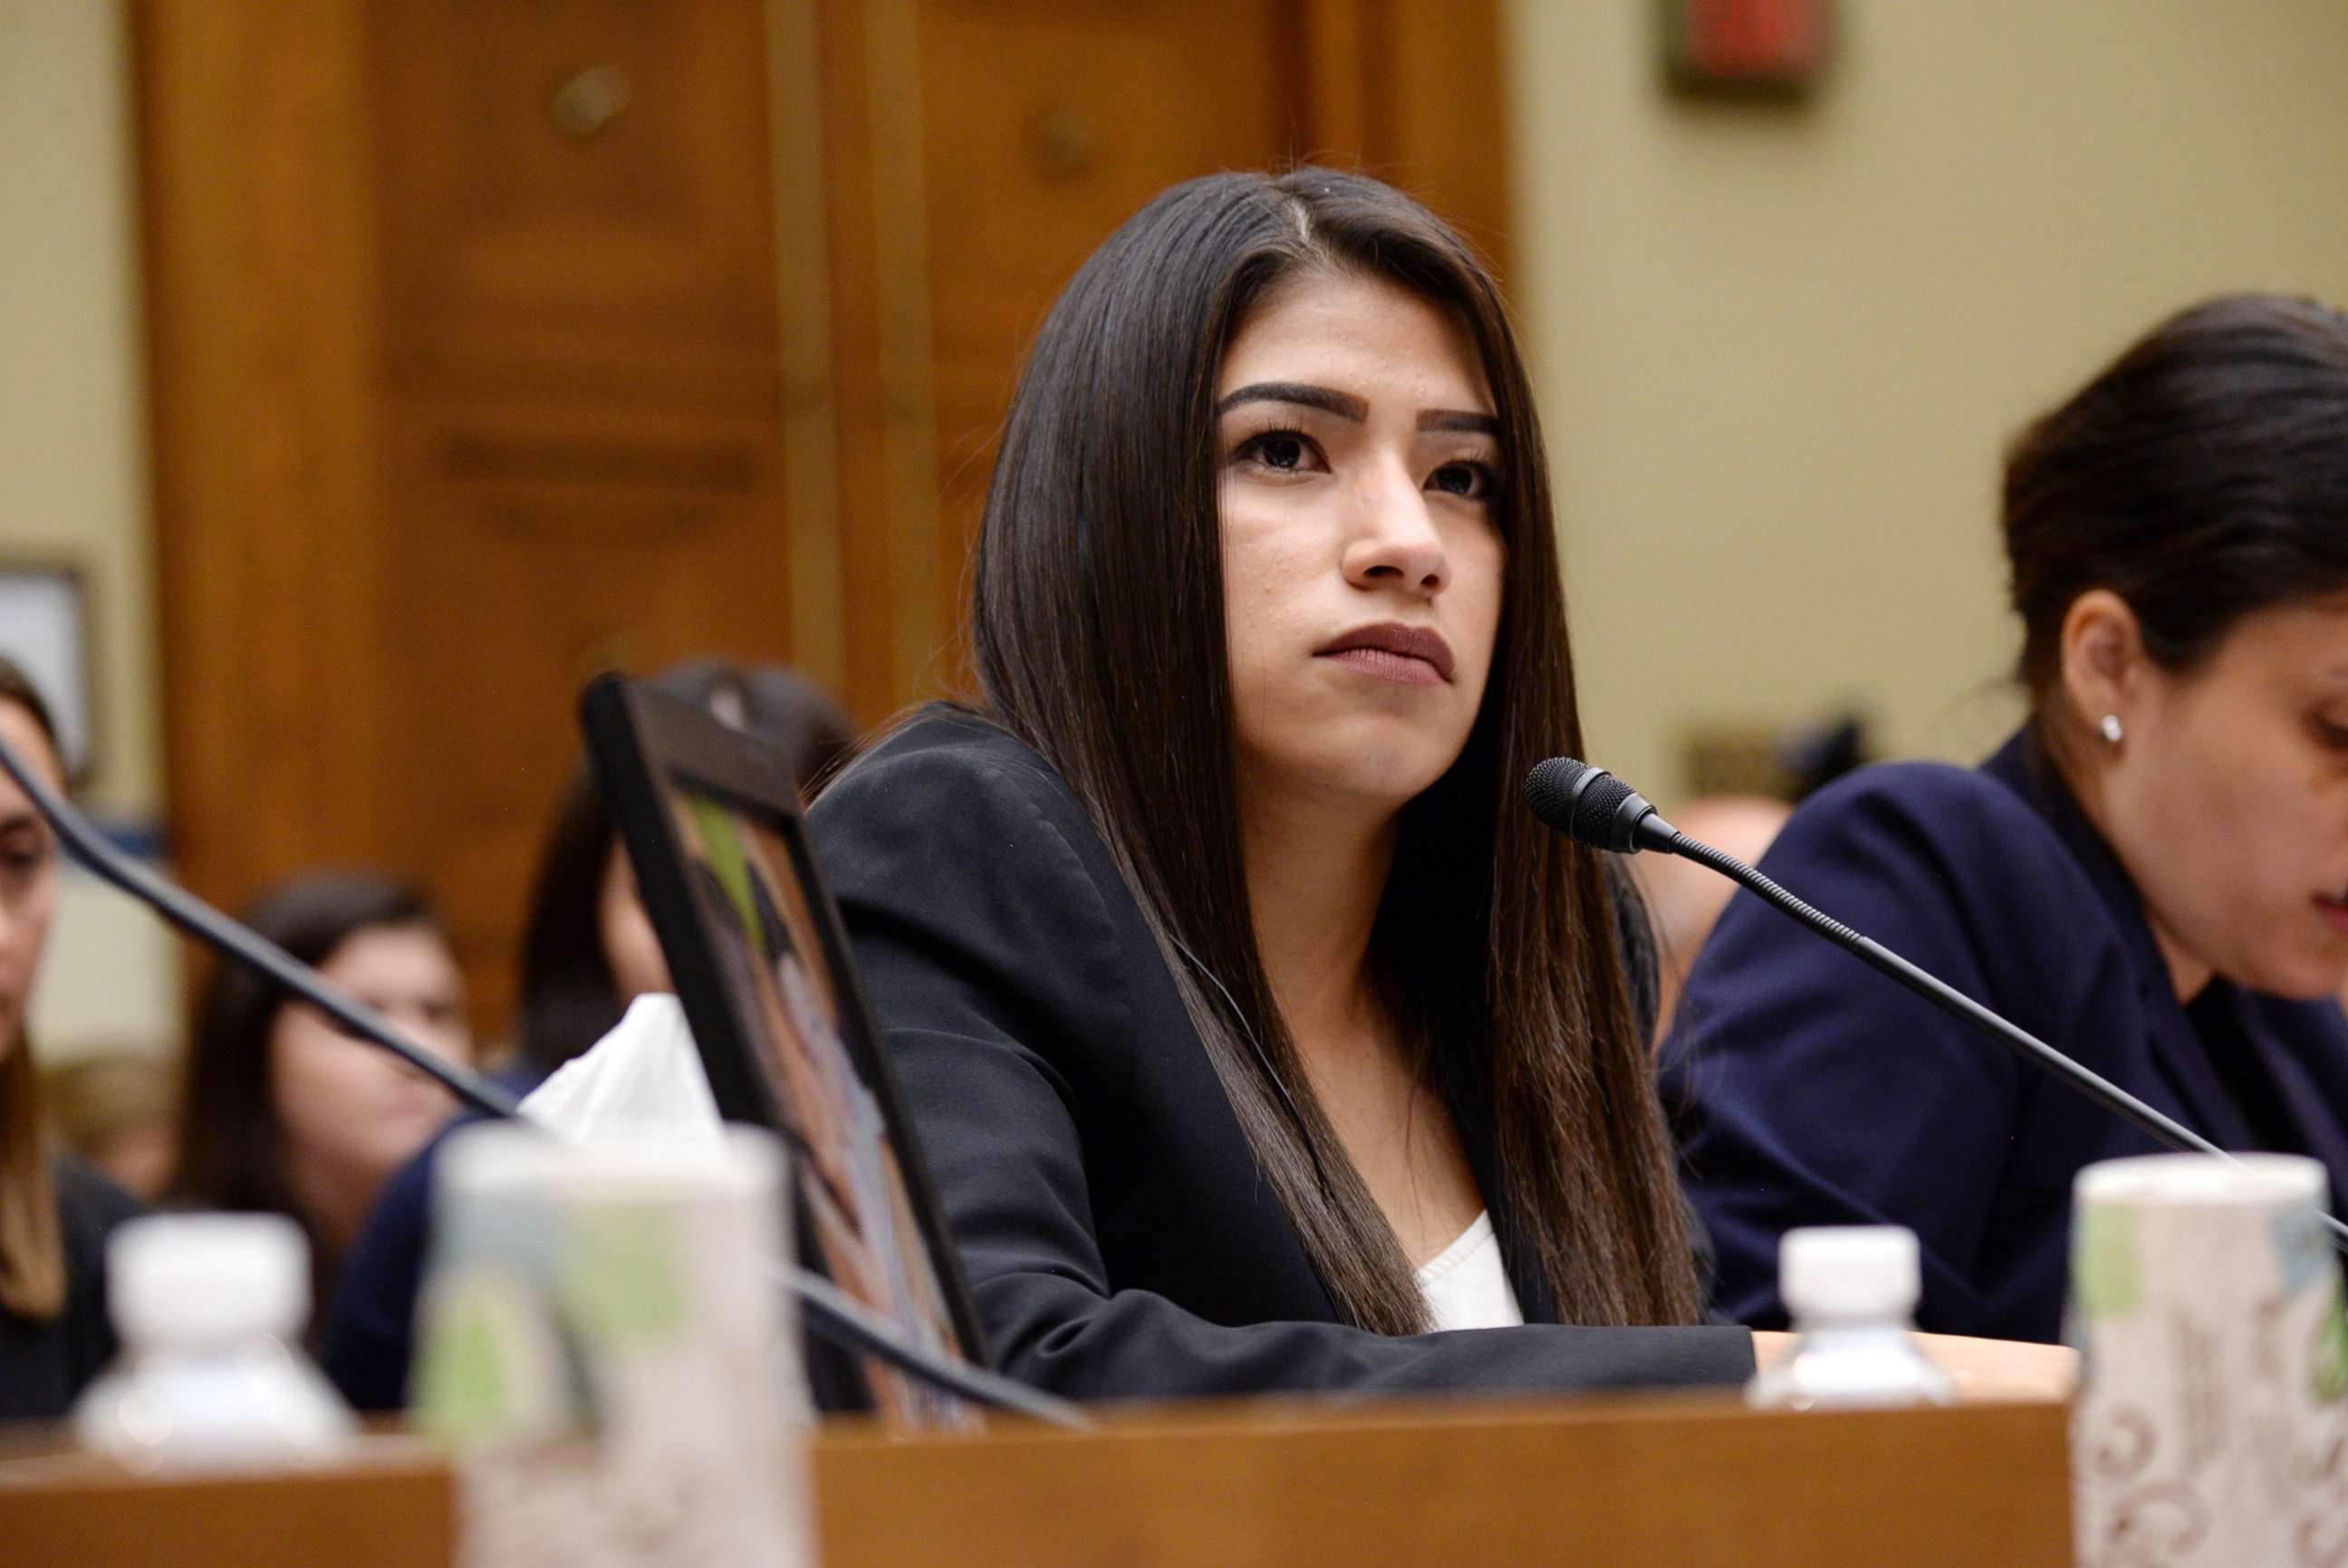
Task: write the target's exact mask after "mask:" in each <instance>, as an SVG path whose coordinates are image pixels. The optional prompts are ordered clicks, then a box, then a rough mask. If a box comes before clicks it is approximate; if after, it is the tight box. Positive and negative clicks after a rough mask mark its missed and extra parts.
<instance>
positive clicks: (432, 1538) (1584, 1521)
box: [0, 1398, 2071, 1568]
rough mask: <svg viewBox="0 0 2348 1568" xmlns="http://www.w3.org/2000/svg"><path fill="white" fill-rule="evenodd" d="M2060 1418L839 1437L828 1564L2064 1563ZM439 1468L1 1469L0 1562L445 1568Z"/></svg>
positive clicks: (1969, 1566) (401, 1464)
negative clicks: (249, 1473) (221, 1474)
mask: <svg viewBox="0 0 2348 1568" xmlns="http://www.w3.org/2000/svg"><path fill="white" fill-rule="evenodd" d="M2066 1423H2067V1411H2066V1410H2065V1408H2064V1407H2062V1406H2057V1405H2010V1406H1997V1405H1982V1406H1971V1407H1967V1408H1962V1409H1955V1410H1900V1411H1886V1412H1879V1413H1871V1414H1851V1415H1833V1416H1825V1415H1814V1416H1773V1415H1757V1414H1755V1413H1752V1412H1749V1411H1746V1410H1745V1409H1743V1408H1739V1407H1737V1406H1735V1405H1733V1404H1728V1403H1725V1402H1722V1401H1719V1400H1715V1399H1709V1398H1687V1399H1639V1400H1602V1401H1601V1400H1591V1401H1580V1402H1570V1403H1524V1404H1509V1403H1489V1402H1479V1403H1474V1404H1442V1405H1427V1404H1417V1405H1411V1406H1385V1405H1353V1406H1342V1407H1332V1406H1327V1405H1319V1406H1307V1405H1290V1406H1272V1405H1263V1404H1257V1405H1251V1406H1246V1407H1236V1406H1235V1407H1226V1408H1193V1409H1186V1410H1179V1411H1174V1410H1161V1411H1158V1412H1154V1413H1148V1414H1139V1413H1137V1414H1134V1415H1129V1416H1124V1417H1119V1418H1115V1419H1113V1420H1112V1421H1111V1422H1110V1423H1109V1424H1108V1425H1107V1427H1106V1428H1105V1429H1103V1430H1101V1431H1098V1432H1094V1433H1083V1434H1074V1433H1059V1432H1050V1431H1041V1430H1036V1429H997V1430H995V1431H994V1432H993V1433H990V1434H989V1435H987V1436H985V1437H982V1438H961V1439H955V1438H936V1439H892V1438H890V1437H887V1436H885V1435H882V1434H880V1433H878V1432H876V1431H871V1430H867V1429H855V1428H849V1427H829V1428H827V1429H825V1430H824V1431H823V1433H822V1434H821V1435H820V1436H819V1438H818V1439H817V1441H816V1444H815V1447H814V1450H813V1462H814V1471H815V1480H816V1494H817V1500H818V1509H819V1515H820V1525H819V1529H820V1536H821V1542H822V1560H823V1562H824V1563H825V1564H826V1565H827V1568H866V1565H868V1564H870V1565H886V1568H929V1565H931V1564H938V1565H941V1568H942V1565H944V1564H949V1563H951V1564H954V1565H955V1568H991V1565H993V1564H1005V1565H1008V1564H1014V1563H1015V1564H1019V1565H1021V1568H1058V1565H1062V1564H1067V1565H1071V1568H1073V1565H1076V1564H1084V1565H1085V1568H1097V1565H1101V1564H1113V1565H1117V1568H1125V1565H1131V1568H1176V1565H1183V1568H1188V1565H1191V1564H1197V1565H1200V1568H1206V1565H1210V1564H1211V1565H1213V1568H1273V1565H1280V1568H1288V1565H1292V1564H1294V1565H1305V1564H1310V1565H1313V1568H1321V1565H1323V1564H1344V1565H1345V1568H1378V1565H1382V1564H1388V1563H1395V1564H1399V1563H1415V1564H1416V1563H1479V1564H1484V1563H1489V1564H1509V1563H1527V1564H1531V1563H1540V1564H1542V1565H1543V1568H1560V1565H1568V1564H1579V1563H1589V1564H1607V1565H1609V1568H1644V1565H1649V1564H1653V1565H1655V1568H1664V1565H1668V1568H1690V1565H1693V1564H1706V1563H1734V1564H1736V1565H1737V1568H1771V1565H1775V1564H1787V1565H1792V1564H1801V1565H1803V1568H1835V1565H1837V1564H1853V1565H1858V1564H1866V1565H1867V1568H1879V1565H1881V1564H1887V1563H1899V1564H1917V1565H1928V1564H1939V1563H1947V1564H1952V1565H1954V1564H1963V1565H1965V1568H1977V1565H1979V1564H1982V1563H1998V1564H2001V1565H2004V1564H2027V1565H2036V1564H2041V1563H2044V1564H2065V1563H2070V1562H2071V1543H2070V1535H2071V1521H2070V1503H2069V1491H2070V1486H2069V1466H2068V1461H2067V1457H2066V1448H2065V1436H2066ZM452 1533H453V1532H452V1507H451V1493H450V1488H449V1483H448V1473H447V1471H446V1470H445V1468H444V1467H443V1466H442V1465H441V1464H440V1462H439V1460H438V1459H437V1457H435V1456H434V1455H433V1454H432V1453H431V1452H430V1450H428V1449H425V1448H424V1447H423V1446H422V1445H420V1444H418V1443H417V1442H415V1441H413V1440H412V1439H404V1438H381V1439H370V1440H369V1442H368V1443H367V1444H366V1445H365V1446H364V1448H363V1449H362V1450H361V1452H360V1454H359V1456H358V1457H357V1458H356V1459H355V1460H353V1461H352V1462H351V1463H349V1464H347V1465H345V1466H342V1467H339V1468H338V1469H336V1470H334V1471H332V1472H329V1473H326V1474H323V1475H314V1476H305V1477H266V1478H259V1479H254V1480H238V1481H213V1482H208V1483H185V1482H176V1483H175V1482H159V1481H146V1480H135V1479H132V1478H129V1477H126V1476H124V1475H122V1474H121V1473H120V1472H118V1471H116V1470H112V1469H111V1468H110V1467H108V1466H107V1465H105V1464H103V1463H102V1462H100V1461H98V1460H90V1459H88V1458H84V1457H79V1456H66V1457H53V1458H19V1459H15V1460H8V1459H5V1458H0V1560H5V1562H6V1563H8V1564H9V1568H48V1565H50V1564H52V1563H55V1564H58V1565H60V1568H62V1565H64V1564H68V1563H70V1564H73V1565H74V1568H115V1565H117V1564H121V1565H128V1564H132V1563H138V1564H142V1565H144V1564H160V1563H186V1564H191V1565H194V1564H203V1565H211V1564H228V1563H236V1564H239V1565H243V1564H264V1563H265V1564H272V1565H281V1564H282V1565H287V1568H293V1565H298V1564H304V1563H318V1564H322V1565H323V1564H333V1565H334V1568H375V1565H376V1564H385V1565H389V1564H393V1563H397V1564H401V1565H402V1568H416V1565H429V1568H438V1564H442V1563H447V1562H448V1560H449V1547H450V1542H451V1539H452Z"/></svg>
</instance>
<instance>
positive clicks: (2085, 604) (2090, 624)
mask: <svg viewBox="0 0 2348 1568" xmlns="http://www.w3.org/2000/svg"><path fill="white" fill-rule="evenodd" d="M2059 646H2060V648H2061V651H2062V656H2063V669H2062V686H2063V696H2064V700H2065V703H2066V704H2067V705H2068V706H2069V707H2070V709H2071V713H2070V717H2071V718H2073V719H2074V720H2075V721H2076V722H2077V724H2078V725H2079V727H2081V728H2082V729H2084V730H2085V731H2086V732H2087V733H2088V734H2091V735H2096V736H2098V737H2100V738H2103V739H2105V740H2107V741H2110V742H2111V743H2113V744H2114V745H2117V744H2118V742H2119V738H2120V736H2121V735H2124V734H2126V733H2127V726H2128V723H2129V721H2130V720H2131V719H2132V718H2134V717H2136V709H2137V699H2138V698H2139V697H2140V696H2141V694H2142V690H2143V686H2144V678H2145V674H2146V664H2147V656H2146V654H2145V648H2144V629H2143V627H2142V626H2141V625H2140V624H2138V623H2137V618H2136V612H2135V611H2134V610H2131V609H2129V608H2128V603H2127V600H2125V599H2123V598H2121V597H2120V596H2119V595H2118V594H2116V593H2113V592H2112V591H2111V590H2110V589H2108V588H2090V589H2088V590H2087V591H2086V592H2085V593H2082V594H2080V595H2079V596H2078V597H2077V598H2076V599H2074V600H2072V601H2071V607H2070V608H2069V609H2068V610H2065V612H2063V634H2062V638H2061V641H2060V644H2059Z"/></svg>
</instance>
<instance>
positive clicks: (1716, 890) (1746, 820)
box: [1630, 795, 1794, 1041]
mask: <svg viewBox="0 0 2348 1568" xmlns="http://www.w3.org/2000/svg"><path fill="white" fill-rule="evenodd" d="M1793 810H1794V809H1793V808H1792V807H1791V806H1788V805H1787V804H1786V802H1784V801H1783V800H1775V799H1770V798H1769V797H1767V796H1766V795H1706V796H1704V797H1701V798H1700V799H1694V800H1691V801H1689V802H1688V803H1687V804H1686V805H1684V806H1683V807H1681V808H1680V809H1679V810H1676V811H1673V813H1672V824H1673V826H1674V827H1676V828H1678V829H1679V830H1680V831H1681V832H1683V833H1685V834H1687V835H1688V837H1690V838H1692V839H1700V840H1702V841H1704V842H1705V843H1707V844H1710V845H1711V846H1713V848H1715V849H1716V850H1721V851H1725V852H1726V853H1728V854H1731V855H1734V856H1735V857H1736V858H1737V859H1738V860H1740V861H1745V862H1746V864H1747V865H1751V864H1753V863H1754V862H1756V861H1759V860H1760V858H1761V857H1762V856H1763V855H1764V854H1766V852H1767V851H1768V849H1769V841H1770V840H1772V839H1774V838H1776V836H1777V830H1778V829H1780V828H1782V827H1784V826H1785V825H1786V819H1787V817H1789V816H1791V815H1792V814H1793ZM1630 867H1631V875H1632V880H1634V881H1635V882H1637V883H1638V884H1639V892H1640V894H1641V895H1642V896H1643V898H1644V899H1645V901H1646V904H1647V917H1648V921H1649V923H1651V924H1652V925H1653V929H1654V933H1655V954H1656V961H1657V968H1658V970H1659V975H1658V979H1659V982H1660V987H1661V989H1660V994H1659V995H1658V996H1657V998H1656V1006H1655V1038H1656V1039H1657V1040H1658V1041H1661V1040H1662V1039H1663V1038H1664V1037H1666V1036H1668V1035H1669V1034H1670V1033H1671V1027H1672V1017H1673V1014H1674V1012H1675V1011H1676V1010H1677V1009H1678V1007H1679V1001H1680V992H1681V990H1682V989H1683V988H1684V986H1685V985H1687V975H1688V970H1689V969H1690V968H1691V967H1693V966H1694V964H1695V957H1696V954H1698V953H1701V952H1702V951H1703V950H1704V938H1706V937H1707V936H1710V935H1711V934H1712V928H1713V926H1714V925H1715V923H1717V922H1718V921H1719V919H1720V915H1721V912H1722V911H1723V910H1725V909H1726V908H1727V907H1728V900H1729V895H1730V894H1732V893H1734V892H1735V891H1736V884H1735V883H1734V882H1730V881H1729V880H1728V879H1727V878H1726V877H1724V876H1722V875H1721V874H1720V873H1719V872H1715V871H1713V870H1711V869H1710V868H1709V867H1705V866H1701V865H1698V864H1697V863H1696V862H1695V861H1686V860H1682V859H1680V858H1679V857H1678V856H1676V855H1635V856H1632V858H1631V861H1630Z"/></svg>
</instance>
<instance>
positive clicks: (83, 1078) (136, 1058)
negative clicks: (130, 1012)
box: [41, 1046, 180, 1203]
mask: <svg viewBox="0 0 2348 1568" xmlns="http://www.w3.org/2000/svg"><path fill="white" fill-rule="evenodd" d="M176 1071H177V1067H176V1063H175V1062H174V1059H173V1058H172V1057H169V1056H167V1055H165V1054H164V1053H162V1052H160V1051H157V1050H149V1049H143V1048H140V1047H135V1046H125V1047H110V1048H108V1049H104V1050H98V1051H90V1052H87V1053H84V1054H81V1055H77V1056H76V1057H74V1058H73V1059H72V1060H71V1061H66V1062H60V1063H58V1064H57V1066H55V1067H53V1068H48V1069H47V1070H46V1071H45V1072H44V1073H43V1074H42V1075H41V1100H42V1104H43V1105H44V1106H46V1108H47V1110H48V1113H49V1124H50V1126H51V1127H53V1128H54V1129H55V1130H56V1131H57V1137H58V1139H59V1140H62V1141H63V1142H64V1144H65V1146H66V1147H67V1149H70V1150H73V1151H74V1152H75V1153H76V1154H78V1155H80V1156H81V1157H82V1158H83V1159H84V1160H87V1161H89V1162H90V1163H91V1164H92V1165H94V1166H96V1167H97V1168H98V1170H99V1171H103V1172H105V1173H106V1175H107V1176H108V1179H110V1180H111V1181H115V1182H117V1183H118V1184H119V1185H120V1186H121V1188H122V1189H123V1191H127V1192H129V1194H130V1195H131V1196H132V1197H134V1198H137V1199H139V1201H140V1202H148V1203H151V1202H155V1200H156V1199H158V1198H160V1197H161V1196H162V1195H163V1190H164V1188H165V1187H167V1186H168V1185H170V1180H171V1171H172V1170H173V1168H174V1167H175V1166H176V1165H177V1164H178V1163H179V1158H180V1142H179V1135H178V1132H177V1130H176V1128H175V1126H174V1124H173V1121H172V1109H173V1108H172V1103H171V1102H172V1098H173V1094H174V1090H175V1087H176V1085H175V1082H174V1078H175V1074H176Z"/></svg>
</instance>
